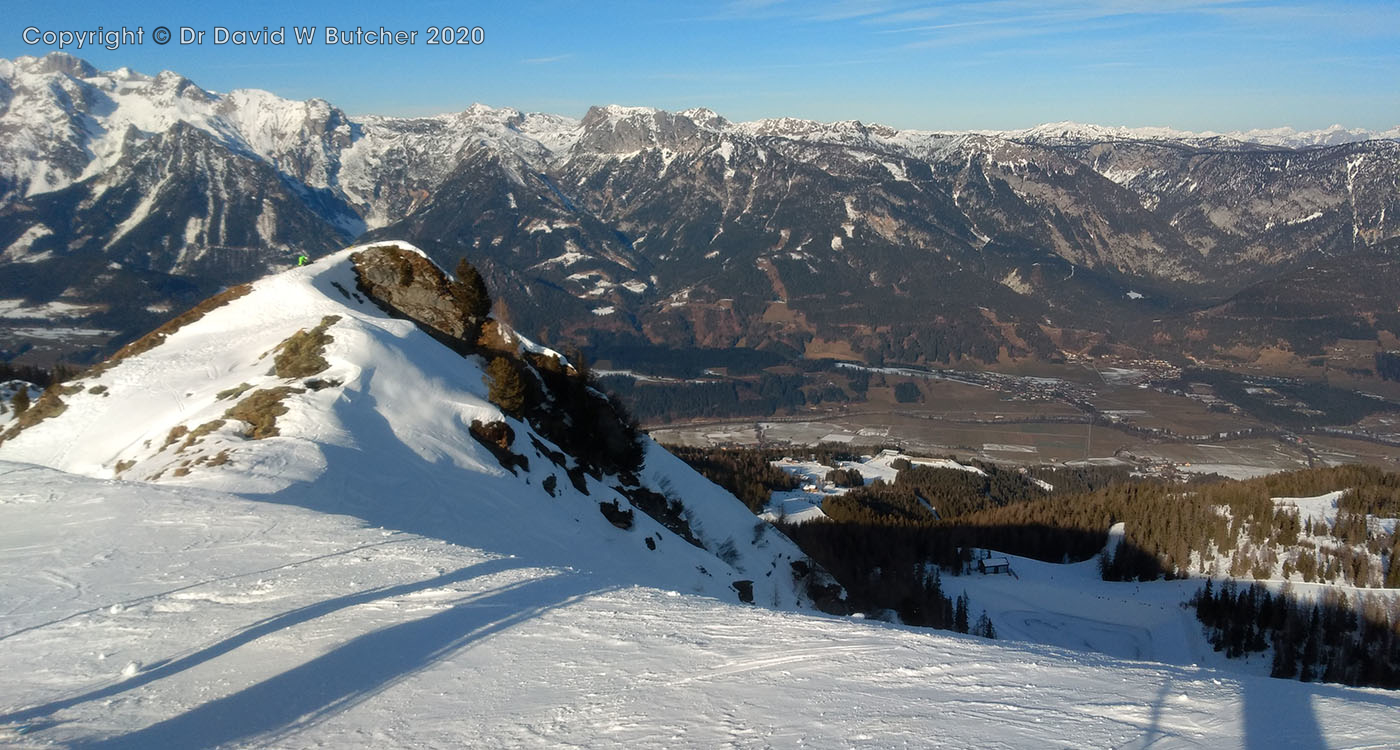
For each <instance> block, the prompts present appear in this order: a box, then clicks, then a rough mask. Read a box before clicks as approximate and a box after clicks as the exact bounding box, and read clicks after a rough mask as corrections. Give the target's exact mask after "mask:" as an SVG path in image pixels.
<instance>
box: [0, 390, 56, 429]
mask: <svg viewBox="0 0 1400 750" xmlns="http://www.w3.org/2000/svg"><path fill="white" fill-rule="evenodd" d="M60 389H61V388H59V387H55V386H52V385H51V386H49V387H48V388H45V389H44V393H43V395H41V396H39V400H38V401H35V402H34V404H33V405H32V406H30V407H29V408H28V409H26V410H25V412H24V413H23V414H21V415H19V416H18V417H16V418H15V423H14V424H13V425H11V426H10V429H8V430H6V431H5V433H4V434H3V435H0V443H3V442H5V441H6V440H9V439H10V438H12V437H14V436H16V435H18V434H20V433H21V432H23V431H25V430H27V429H29V428H30V427H33V426H34V425H36V424H39V423H40V422H42V421H44V420H45V419H48V418H49V417H56V416H58V415H60V414H62V413H63V412H64V411H66V410H67V409H68V404H65V403H63V399H61V398H59V397H58V394H59V390H60Z"/></svg>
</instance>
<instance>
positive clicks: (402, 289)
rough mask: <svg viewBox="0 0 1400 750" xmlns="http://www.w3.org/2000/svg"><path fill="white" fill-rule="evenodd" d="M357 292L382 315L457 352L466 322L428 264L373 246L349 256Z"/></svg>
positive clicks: (448, 285) (446, 282)
mask: <svg viewBox="0 0 1400 750" xmlns="http://www.w3.org/2000/svg"><path fill="white" fill-rule="evenodd" d="M350 260H351V261H352V262H354V264H355V276H356V279H357V281H358V284H359V288H360V291H361V292H363V293H364V294H365V295H366V296H368V297H369V298H370V299H372V300H374V302H375V304H377V305H379V307H380V308H381V309H383V310H384V311H385V312H387V313H389V314H390V315H393V316H395V317H399V318H407V319H408V320H412V321H413V322H415V323H417V324H418V327H419V328H422V329H423V330H424V331H425V332H426V333H428V334H429V335H430V336H432V337H433V338H436V339H438V340H439V341H442V342H443V343H446V344H448V345H450V346H452V347H453V348H454V349H458V350H461V349H462V348H463V347H464V346H466V345H468V344H469V343H474V342H467V341H466V340H465V339H464V338H463V334H464V333H466V331H467V330H468V328H469V326H468V323H469V321H468V320H467V319H466V318H465V317H464V316H463V315H462V309H461V307H460V306H459V303H458V298H457V296H456V295H455V294H454V293H453V289H452V281H451V280H450V279H448V278H447V275H446V274H444V273H443V272H442V270H441V269H439V268H438V267H437V266H436V265H434V264H433V262H432V261H430V260H428V259H427V258H425V257H423V256H421V255H419V254H417V253H414V252H410V251H408V250H404V249H402V248H400V247H398V246H396V245H376V246H374V247H370V248H368V249H366V250H364V251H361V252H358V253H355V254H354V255H352V256H350Z"/></svg>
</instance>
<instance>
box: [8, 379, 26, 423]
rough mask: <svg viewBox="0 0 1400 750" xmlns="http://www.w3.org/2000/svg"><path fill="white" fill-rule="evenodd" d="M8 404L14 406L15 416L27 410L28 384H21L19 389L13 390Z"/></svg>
mask: <svg viewBox="0 0 1400 750" xmlns="http://www.w3.org/2000/svg"><path fill="white" fill-rule="evenodd" d="M10 406H12V407H14V410H15V416H16V417H18V416H20V415H21V414H23V413H25V412H26V411H29V386H27V385H21V386H20V387H19V390H17V391H15V395H14V397H13V398H11V399H10Z"/></svg>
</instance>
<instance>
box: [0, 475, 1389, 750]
mask: <svg viewBox="0 0 1400 750" xmlns="http://www.w3.org/2000/svg"><path fill="white" fill-rule="evenodd" d="M0 472H3V473H2V474H0V498H5V500H4V501H0V551H3V554H0V581H2V582H3V587H4V591H5V592H6V600H7V601H12V600H13V599H12V597H19V598H21V599H23V601H24V602H25V606H24V607H23V608H22V609H20V610H17V611H10V612H7V613H6V614H5V615H4V616H3V617H0V665H3V667H4V669H5V672H6V674H8V675H24V678H23V679H20V680H13V679H12V680H10V681H9V682H8V683H7V686H6V689H5V690H4V691H3V693H0V744H3V745H4V746H7V747H16V748H37V747H53V746H57V747H71V748H151V747H229V748H252V747H278V748H313V747H376V748H398V747H404V748H407V747H468V746H491V747H503V748H523V747H564V746H578V747H603V746H608V747H643V748H669V747H738V748H749V747H755V748H756V747H796V746H811V747H899V746H909V747H967V748H973V747H976V748H1019V747H1075V748H1081V747H1115V748H1116V747H1126V748H1132V747H1137V748H1145V747H1154V748H1161V747H1200V748H1217V747H1249V748H1266V747H1267V748H1275V747H1318V746H1323V745H1326V746H1329V747H1339V748H1341V747H1346V748H1360V747H1385V746H1393V744H1394V742H1395V741H1396V739H1397V738H1400V711H1397V709H1400V696H1397V695H1395V694H1393V693H1387V692H1384V691H1376V690H1355V689H1347V688H1341V687H1337V686H1331V685H1305V684H1302V683H1297V682H1290V681H1282V680H1272V679H1268V678H1264V677H1257V676H1252V675H1242V674H1239V673H1237V672H1228V671H1221V670H1218V669H1216V668H1213V667H1210V666H1202V667H1193V666H1166V665H1161V664H1154V663H1150V662H1142V661H1123V660H1120V659H1117V658H1114V657H1110V656H1105V655H1102V654H1095V653H1087V652H1083V651H1072V650H1062V649H1059V648H1055V647H1053V646H1045V645H1037V644H1028V643H1018V642H1014V641H1001V642H991V641H986V640H982V639H978V638H973V637H970V636H959V635H954V634H949V633H945V632H937V631H926V630H923V631H921V630H918V629H914V628H905V627H900V626H894V625H887V624H882V623H877V622H869V621H856V620H850V619H846V618H837V617H827V616H820V615H809V614H801V613H796V612H782V611H773V610H767V609H763V608H759V607H751V606H743V605H737V604H732V603H728V602H723V601H719V600H716V599H713V598H709V597H704V596H696V595H690V594H680V593H676V592H671V591H664V590H661V589H656V588H651V587H638V586H632V585H619V584H617V583H616V582H615V581H613V580H611V579H610V578H609V577H608V576H606V575H600V574H597V573H590V572H588V571H583V570H576V569H567V568H559V567H551V566H541V565H538V564H536V563H535V562H534V561H532V560H531V559H529V557H528V556H523V555H522V556H519V557H502V556H499V555H493V554H490V553H485V552H482V551H480V550H475V549H471V548H468V547H462V546H459V545H455V544H449V543H446V542H443V541H441V540H438V539H433V538H431V537H427V536H420V535H412V534H404V533H401V532H396V531H394V530H391V529H381V528H373V527H369V526H366V525H364V524H363V523H361V522H359V521H357V520H356V519H354V518H351V517H348V516H339V515H334V514H325V513H320V512H316V511H313V510H308V509H305V508H299V507H295V506H292V505H284V504H280V503H268V502H259V501H256V500H250V499H246V498H242V497H238V496H235V495H228V494H223V493H217V492H207V491H200V490H193V489H190V488H167V487H152V486H150V485H145V484H139V483H125V482H115V483H114V482H107V481H102V480H94V479H87V478H82V477H76V476H73V475H65V474H62V473H60V472H57V471H53V470H49V469H38V468H31V467H21V466H19V465H14V464H3V463H0ZM36 485H40V486H44V487H46V488H48V492H47V493H46V494H45V499H43V500H39V501H35V500H33V499H32V498H31V499H27V500H18V501H16V500H12V499H10V498H15V497H17V496H24V495H26V493H27V492H28V491H29V490H30V489H31V488H33V487H35V486H36ZM58 508H63V509H65V510H64V511H63V518H64V523H63V524H54V523H51V521H52V517H53V514H54V512H55V510H56V509H58ZM176 520H178V521H180V522H179V523H174V522H173V521H176ZM1014 564H1017V565H1021V566H1022V567H1023V569H1024V573H1023V576H1024V575H1031V576H1034V575H1037V573H1035V572H1034V571H1030V570H1029V569H1028V568H1025V564H1024V563H1022V562H1020V561H1019V560H1018V561H1016V562H1015V563H1014ZM1091 565H1092V563H1081V564H1079V565H1078V566H1054V567H1056V568H1057V570H1059V571H1064V570H1065V569H1066V568H1067V567H1068V568H1078V567H1084V568H1087V567H1089V566H1091ZM36 567H41V568H43V569H45V570H49V571H52V572H53V573H54V575H55V576H58V577H61V579H62V580H60V578H57V577H56V578H47V577H44V578H41V577H36V576H33V575H31V573H30V571H32V570H34V569H35V568H36ZM1061 574H1062V575H1072V576H1074V577H1078V574H1077V573H1072V574H1065V573H1061ZM1085 575H1087V573H1085ZM1001 578H1002V579H1004V580H1007V581H1010V580H1012V579H1010V578H1009V577H1005V576H1003V577H1001ZM962 580H967V581H969V582H971V581H972V580H973V577H967V578H966V579H964V578H948V579H946V581H947V582H948V583H949V584H952V583H953V582H956V581H962ZM65 581H66V582H65ZM1104 585H1105V586H1109V584H1104ZM1119 586H1122V584H1119ZM950 588H951V585H950ZM1088 596H1094V594H1093V593H1092V592H1091V593H1089V594H1088ZM992 599H993V597H992V595H991V590H990V588H989V587H987V586H983V588H982V590H981V591H978V590H974V599H973V601H974V605H976V604H977V603H978V602H979V601H982V600H988V601H991V600H992ZM1154 609H1155V607H1154ZM999 616H1001V617H1003V619H1002V620H1000V621H998V625H999V627H1004V628H1008V629H1009V628H1013V627H1015V623H1016V619H1015V618H1013V617H1007V616H1006V614H1001V615H999ZM1037 618H1039V619H1045V615H1044V613H1035V614H1032V615H1028V616H1027V617H1026V618H1024V620H1025V621H1026V622H1030V621H1032V620H1035V619H1037ZM1084 618H1085V619H1086V620H1087V621H1090V622H1091V623H1092V615H1090V614H1085V615H1084ZM1045 622H1047V623H1049V624H1050V625H1052V626H1056V623H1054V622H1053V621H1051V620H1045ZM1080 630H1083V629H1080ZM1090 630H1091V629H1090ZM1098 645H1101V644H1098ZM133 665H134V666H133Z"/></svg>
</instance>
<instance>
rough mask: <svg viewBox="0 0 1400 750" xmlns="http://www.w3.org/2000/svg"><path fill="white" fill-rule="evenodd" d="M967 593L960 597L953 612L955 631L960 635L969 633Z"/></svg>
mask: <svg viewBox="0 0 1400 750" xmlns="http://www.w3.org/2000/svg"><path fill="white" fill-rule="evenodd" d="M967 604H968V601H967V592H965V591H964V592H963V593H962V594H961V595H960V596H958V604H957V607H956V608H955V609H954V610H953V630H956V631H958V632H959V633H966V632H967Z"/></svg>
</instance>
